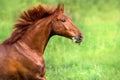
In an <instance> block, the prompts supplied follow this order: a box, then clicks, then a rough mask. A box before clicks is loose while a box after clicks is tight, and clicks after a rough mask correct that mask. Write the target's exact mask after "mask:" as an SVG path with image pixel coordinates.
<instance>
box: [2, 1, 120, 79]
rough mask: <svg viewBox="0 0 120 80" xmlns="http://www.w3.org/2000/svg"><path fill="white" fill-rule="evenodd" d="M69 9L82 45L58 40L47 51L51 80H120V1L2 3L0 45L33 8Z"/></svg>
mask: <svg viewBox="0 0 120 80" xmlns="http://www.w3.org/2000/svg"><path fill="white" fill-rule="evenodd" d="M58 3H61V4H64V5H65V14H66V15H67V16H69V17H70V18H71V19H72V21H73V23H74V24H75V25H76V26H77V27H78V28H79V29H80V30H81V31H82V32H83V35H84V40H83V42H82V43H81V44H80V45H77V44H75V43H73V42H72V41H71V40H69V39H66V38H64V37H59V36H54V37H52V38H51V39H50V41H49V43H48V45H47V48H46V50H45V55H44V57H45V60H46V67H47V72H46V77H47V80H120V0H0V43H2V41H4V40H5V39H6V38H8V37H9V36H10V34H11V33H12V31H13V25H14V24H15V23H16V20H17V19H18V18H19V15H20V14H21V13H22V12H23V11H25V10H27V9H28V8H30V7H32V6H36V5H38V4H45V5H48V6H56V5H57V4H58Z"/></svg>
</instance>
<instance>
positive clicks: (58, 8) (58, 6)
mask: <svg viewBox="0 0 120 80" xmlns="http://www.w3.org/2000/svg"><path fill="white" fill-rule="evenodd" d="M59 10H60V3H59V4H58V5H57V8H56V11H59Z"/></svg>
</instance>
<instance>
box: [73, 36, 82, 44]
mask: <svg viewBox="0 0 120 80" xmlns="http://www.w3.org/2000/svg"><path fill="white" fill-rule="evenodd" d="M82 39H83V37H82V36H77V37H76V36H74V37H72V41H73V42H74V43H78V44H79V43H81V42H82Z"/></svg>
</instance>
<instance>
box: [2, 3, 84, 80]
mask: <svg viewBox="0 0 120 80" xmlns="http://www.w3.org/2000/svg"><path fill="white" fill-rule="evenodd" d="M53 35H60V36H64V37H67V38H69V39H73V40H74V41H75V42H76V43H80V42H81V41H82V34H81V32H80V31H79V30H78V28H77V27H76V26H75V25H74V24H73V23H72V21H71V20H70V18H69V17H67V16H66V15H64V6H62V7H60V4H58V6H57V7H56V8H48V7H45V6H42V5H39V6H37V7H33V8H31V9H29V10H27V11H25V12H24V13H23V14H21V16H20V19H19V20H18V22H17V23H16V24H15V26H14V31H13V33H12V35H11V36H10V37H9V38H8V39H7V40H5V41H4V42H3V43H2V44H1V45H0V80H46V78H45V72H46V68H45V61H44V58H43V54H44V50H45V47H46V45H47V43H48V40H49V39H50V38H51V37H52V36H53Z"/></svg>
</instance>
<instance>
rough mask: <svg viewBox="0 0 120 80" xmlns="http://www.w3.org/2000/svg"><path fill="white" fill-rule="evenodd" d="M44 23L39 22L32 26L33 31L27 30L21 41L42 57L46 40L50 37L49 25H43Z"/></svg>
mask: <svg viewBox="0 0 120 80" xmlns="http://www.w3.org/2000/svg"><path fill="white" fill-rule="evenodd" d="M45 22H46V21H43V22H41V21H40V22H38V23H36V24H35V25H34V26H33V27H34V29H30V30H28V31H27V32H26V34H25V35H24V36H23V38H22V39H21V40H22V41H23V42H24V43H25V44H26V45H28V47H30V48H31V49H33V50H35V51H36V52H37V53H38V55H43V53H44V50H45V47H46V45H47V43H48V40H49V38H50V37H51V27H50V25H45V24H46V23H45ZM31 27H32V26H31Z"/></svg>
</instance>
